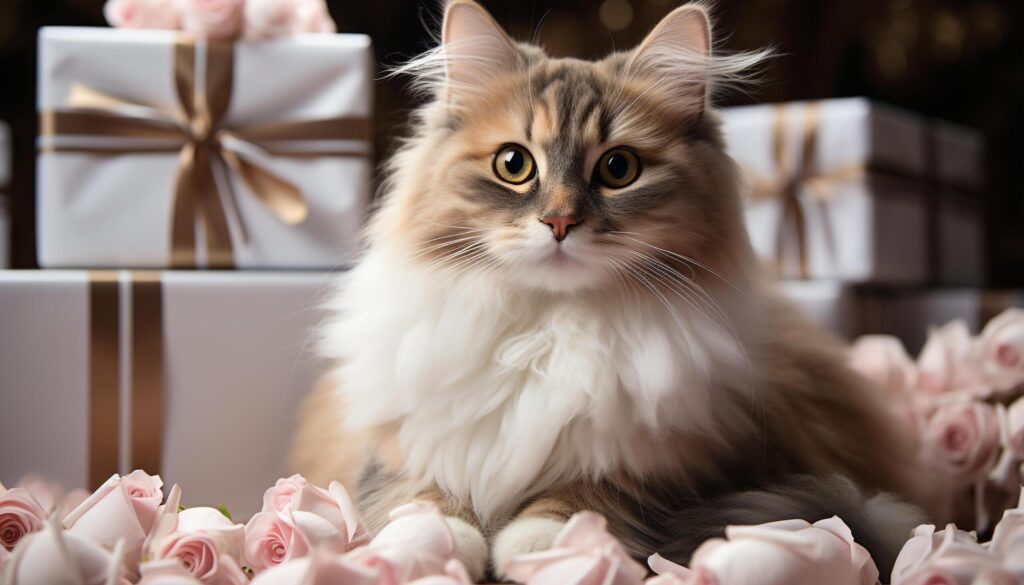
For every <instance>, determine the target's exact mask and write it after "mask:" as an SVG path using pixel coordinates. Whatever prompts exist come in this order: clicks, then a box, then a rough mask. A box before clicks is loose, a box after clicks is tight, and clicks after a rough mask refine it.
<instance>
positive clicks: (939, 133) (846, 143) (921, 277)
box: [721, 98, 1024, 348]
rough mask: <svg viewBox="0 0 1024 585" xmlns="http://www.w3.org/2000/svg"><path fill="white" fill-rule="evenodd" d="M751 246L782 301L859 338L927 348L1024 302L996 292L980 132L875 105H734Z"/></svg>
mask: <svg viewBox="0 0 1024 585" xmlns="http://www.w3.org/2000/svg"><path fill="white" fill-rule="evenodd" d="M721 117H722V122H723V134H724V138H725V141H726V143H727V146H728V149H729V152H730V154H731V155H732V156H733V158H734V159H735V160H736V163H737V165H738V166H739V170H740V172H741V174H742V176H743V180H744V190H745V195H746V197H747V208H746V209H747V211H746V212H747V227H748V230H749V232H750V237H751V242H752V244H753V245H754V248H755V249H756V250H757V252H758V253H759V255H760V256H761V257H762V258H763V259H764V260H765V262H766V264H767V266H768V269H769V270H772V271H774V273H775V274H776V275H777V276H778V277H779V278H780V279H781V281H782V284H781V287H782V290H783V292H784V293H785V294H787V295H788V296H790V297H791V298H793V299H794V300H795V301H796V302H797V304H798V305H800V306H801V307H802V308H803V309H804V310H805V312H806V313H807V314H808V315H809V316H810V317H811V318H812V319H814V320H815V321H817V322H818V323H820V324H822V325H824V326H826V327H829V328H830V329H832V330H833V331H835V332H836V333H838V334H840V335H842V336H844V337H846V338H853V337H856V336H858V335H862V334H868V333H888V334H892V335H896V336H898V337H900V338H901V339H903V340H904V341H905V342H906V343H907V344H908V346H909V347H911V348H915V347H920V343H921V341H922V337H923V335H924V334H925V333H926V331H927V330H928V328H929V327H930V326H932V325H937V324H941V323H944V322H945V321H948V320H951V319H954V318H964V319H967V320H968V321H969V322H970V323H972V324H974V330H977V327H978V326H980V325H982V324H984V322H985V321H986V320H987V319H988V318H989V317H991V316H993V315H994V314H995V313H997V312H998V310H1000V309H1002V308H1006V307H1008V306H1018V305H1021V304H1022V301H1024V299H1022V297H1021V296H1020V295H1015V294H1012V293H1005V292H1003V293H1001V292H997V291H986V290H984V288H983V286H984V284H985V274H984V266H985V260H984V249H983V245H984V229H983V225H982V221H983V216H982V209H981V205H980V201H981V197H980V191H981V189H982V186H983V184H982V183H983V181H982V156H983V152H982V141H981V139H980V136H979V135H978V133H977V132H975V131H972V130H968V129H966V128H963V127H959V126H955V125H953V124H949V123H945V122H939V121H935V120H929V119H926V118H924V117H922V116H920V115H917V114H914V113H911V112H906V111H903V110H900V109H897V108H894V107H891V106H887V105H884V104H879V103H876V102H873V101H870V100H867V99H864V98H843V99H829V100H822V101H813V102H792V103H785V104H767V105H756V106H745V107H736V108H728V109H725V110H723V111H722V112H721Z"/></svg>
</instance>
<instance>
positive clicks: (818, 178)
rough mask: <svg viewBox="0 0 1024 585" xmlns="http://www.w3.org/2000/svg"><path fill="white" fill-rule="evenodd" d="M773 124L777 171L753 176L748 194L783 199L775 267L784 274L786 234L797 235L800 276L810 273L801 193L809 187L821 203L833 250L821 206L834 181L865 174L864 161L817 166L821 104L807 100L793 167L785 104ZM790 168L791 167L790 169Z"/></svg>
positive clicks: (778, 106)
mask: <svg viewBox="0 0 1024 585" xmlns="http://www.w3.org/2000/svg"><path fill="white" fill-rule="evenodd" d="M774 112H775V115H774V120H773V128H772V153H773V157H774V160H775V166H776V168H777V169H778V171H777V175H776V177H775V178H774V179H772V180H764V179H759V178H754V179H753V185H752V187H753V188H752V191H751V197H752V198H754V199H755V200H777V199H781V200H782V216H781V218H780V220H779V224H778V233H777V234H776V238H775V262H776V264H775V269H776V272H777V274H778V275H779V276H783V275H784V272H785V271H784V263H785V256H786V253H785V250H786V241H787V236H789V235H792V236H793V237H795V238H796V249H797V261H798V269H799V275H800V278H808V277H809V276H810V261H809V260H808V250H807V218H806V216H805V214H804V208H803V206H802V205H801V203H800V193H801V191H803V190H804V188H808V189H809V190H810V192H811V194H812V196H813V198H814V200H815V201H817V202H818V203H820V204H822V207H821V216H822V225H823V226H824V229H825V236H826V238H827V240H828V245H829V248H830V250H832V251H833V252H834V249H835V245H834V239H833V237H832V230H831V223H830V222H829V220H828V215H827V210H826V209H825V208H824V207H823V205H824V204H825V203H827V202H828V200H829V199H830V198H831V197H832V195H833V192H834V191H833V188H834V187H835V185H836V184H837V183H840V182H843V181H848V180H852V179H855V178H858V177H861V176H863V175H864V172H865V170H866V169H865V166H864V165H863V164H850V165H846V166H842V167H839V168H835V169H831V170H826V171H823V170H821V169H818V168H817V164H816V163H817V149H818V129H819V127H820V126H821V105H820V104H819V103H818V102H811V103H809V104H807V106H806V109H805V111H804V119H803V124H802V126H801V140H800V144H801V149H800V154H799V158H798V159H797V161H796V165H795V167H794V166H793V165H792V163H791V162H790V153H789V151H788V149H787V147H786V146H787V145H786V128H787V112H786V106H785V105H777V106H775V109H774ZM791 168H792V169H793V170H792V171H791V170H790V169H791Z"/></svg>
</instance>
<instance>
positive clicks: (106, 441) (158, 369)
mask: <svg viewBox="0 0 1024 585" xmlns="http://www.w3.org/2000/svg"><path fill="white" fill-rule="evenodd" d="M130 276H131V301H130V307H131V314H130V315H131V316H130V319H131V329H130V333H129V335H130V337H129V339H130V342H131V373H132V374H131V386H130V392H131V411H130V420H131V434H130V436H131V460H130V467H131V468H132V469H144V470H146V471H148V472H149V473H160V469H161V452H162V440H163V399H164V328H163V291H162V286H161V283H160V273H159V272H132V273H131V275H130ZM120 301H121V296H120V284H119V277H118V273H117V272H115V271H93V272H90V273H89V486H90V489H96V488H97V487H99V486H100V485H101V484H102V483H103V482H104V481H106V480H107V478H109V477H110V476H111V475H113V474H115V473H118V472H119V471H120V461H119V456H118V453H119V452H120V431H121V416H120V412H121V399H120V394H121V393H120V389H121V363H122V359H123V355H122V353H121V308H120V307H121V303H120Z"/></svg>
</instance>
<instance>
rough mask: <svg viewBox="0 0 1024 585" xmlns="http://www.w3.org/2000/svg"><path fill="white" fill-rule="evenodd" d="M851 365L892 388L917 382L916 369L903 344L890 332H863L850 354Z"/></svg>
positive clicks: (880, 384)
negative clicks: (875, 333)
mask: <svg viewBox="0 0 1024 585" xmlns="http://www.w3.org/2000/svg"><path fill="white" fill-rule="evenodd" d="M849 363H850V367H851V368H853V369H854V370H856V371H858V372H860V373H861V374H862V375H863V376H864V377H866V378H867V379H869V380H871V381H872V382H874V383H876V384H878V385H879V386H881V387H882V388H885V389H886V390H891V391H903V390H910V389H911V388H913V387H914V385H915V384H916V382H917V369H916V367H915V366H914V362H913V360H911V359H910V356H909V355H907V350H906V349H904V347H903V343H902V342H901V341H900V340H899V339H896V338H895V337H892V336H889V335H865V336H863V337H861V338H860V339H858V340H857V341H856V342H855V343H854V344H853V347H851V348H850V354H849Z"/></svg>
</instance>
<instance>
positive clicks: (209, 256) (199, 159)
mask: <svg viewBox="0 0 1024 585" xmlns="http://www.w3.org/2000/svg"><path fill="white" fill-rule="evenodd" d="M215 156H216V155H215V154H214V152H212V150H211V149H210V148H209V147H205V146H204V147H200V148H199V149H197V150H196V169H197V172H196V174H195V178H196V182H195V190H196V194H197V196H198V198H199V202H198V204H199V210H200V215H201V216H202V218H203V225H204V227H205V228H206V230H205V231H206V264H207V266H209V267H211V268H233V267H234V265H235V258H234V250H233V249H232V245H231V230H230V227H229V226H228V220H227V214H226V213H225V212H224V202H223V201H222V200H221V197H220V191H219V190H218V189H217V180H216V178H215V177H214V175H213V163H214V157H215ZM227 188H228V189H230V188H231V184H230V181H228V182H227ZM239 227H240V228H241V229H243V230H244V226H242V224H241V221H239Z"/></svg>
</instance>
